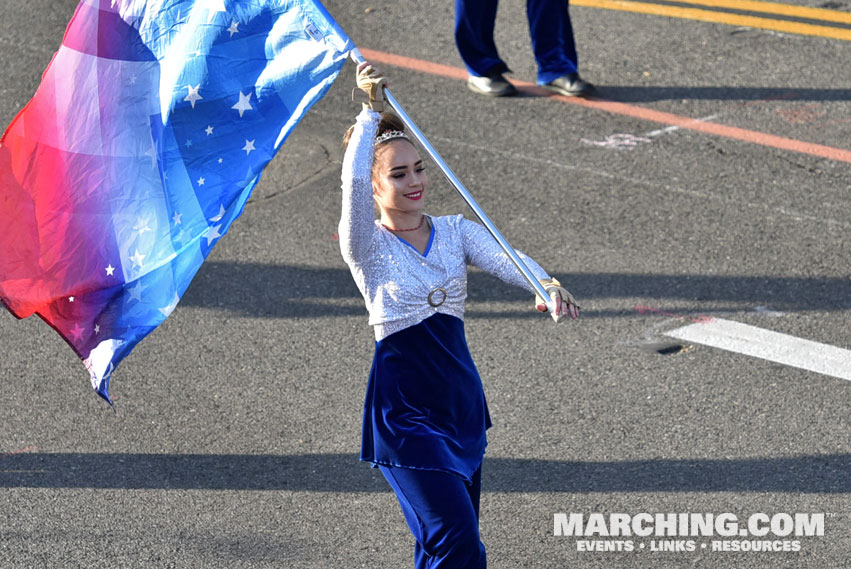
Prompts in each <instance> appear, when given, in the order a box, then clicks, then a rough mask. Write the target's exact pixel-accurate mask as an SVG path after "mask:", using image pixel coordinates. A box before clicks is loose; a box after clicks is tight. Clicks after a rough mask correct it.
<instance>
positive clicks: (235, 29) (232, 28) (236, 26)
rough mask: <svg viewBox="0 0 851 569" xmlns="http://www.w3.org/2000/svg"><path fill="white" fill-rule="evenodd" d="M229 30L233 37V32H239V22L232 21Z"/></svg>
mask: <svg viewBox="0 0 851 569" xmlns="http://www.w3.org/2000/svg"><path fill="white" fill-rule="evenodd" d="M228 31H229V32H230V37H233V34H235V33H237V32H239V22H237V21H236V20H234V21H233V22H231V25H230V27H229V28H228Z"/></svg>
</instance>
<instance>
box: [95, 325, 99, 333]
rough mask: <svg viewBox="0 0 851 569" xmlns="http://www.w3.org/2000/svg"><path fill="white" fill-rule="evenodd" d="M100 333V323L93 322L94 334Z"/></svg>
mask: <svg viewBox="0 0 851 569" xmlns="http://www.w3.org/2000/svg"><path fill="white" fill-rule="evenodd" d="M99 333H100V324H95V334H99Z"/></svg>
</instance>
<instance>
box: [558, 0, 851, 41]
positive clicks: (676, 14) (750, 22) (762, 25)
mask: <svg viewBox="0 0 851 569" xmlns="http://www.w3.org/2000/svg"><path fill="white" fill-rule="evenodd" d="M713 1H715V2H719V3H720V2H724V1H725V0H704V2H703V4H704V5H706V4H707V3H709V2H713ZM570 3H571V5H573V6H585V7H588V8H603V9H606V10H619V11H623V12H636V13H638V14H650V15H653V16H667V17H669V18H682V19H686V20H699V21H702V22H713V23H716V24H729V25H731V26H744V27H748V28H759V29H764V30H774V31H777V32H785V33H789V34H799V35H806V36H818V37H823V38H830V39H838V40H845V41H851V29H842V28H832V27H830V26H819V25H815V24H804V23H799V22H790V21H788V20H772V19H770V18H760V17H757V16H745V15H740V14H730V13H729V12H715V11H712V10H700V9H697V8H681V7H678V6H663V5H661V4H649V3H646V2H631V1H629V0H570ZM743 3H744V2H743ZM731 4H737V5H738V4H739V3H736V2H731Z"/></svg>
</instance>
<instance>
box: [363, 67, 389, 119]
mask: <svg viewBox="0 0 851 569" xmlns="http://www.w3.org/2000/svg"><path fill="white" fill-rule="evenodd" d="M356 79H357V85H358V89H360V90H361V91H363V92H364V93H366V94H367V95H368V96H369V103H364V104H363V106H364V108H368V109H372V110H373V111H376V112H379V113H381V112H384V87H385V86H386V85H387V80H386V79H385V78H384V77H383V76H382V75H381V73H379V72H378V70H377V69H375V68H374V67H373V66H372V65H370V64H369V63H367V62H363V63H361V64H360V65H358V70H357V78H356Z"/></svg>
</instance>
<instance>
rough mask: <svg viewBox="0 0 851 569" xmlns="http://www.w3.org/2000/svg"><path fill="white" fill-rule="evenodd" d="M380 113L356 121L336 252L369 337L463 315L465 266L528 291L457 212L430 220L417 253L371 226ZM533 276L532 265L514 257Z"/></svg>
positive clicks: (492, 243)
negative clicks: (426, 243)
mask: <svg viewBox="0 0 851 569" xmlns="http://www.w3.org/2000/svg"><path fill="white" fill-rule="evenodd" d="M379 118H380V115H379V114H378V113H375V112H373V111H370V110H368V109H366V110H364V111H362V112H361V113H360V114H359V115H358V117H357V122H356V123H355V128H354V131H353V132H352V136H351V139H350V141H349V146H348V148H347V149H346V154H345V156H344V158H343V169H342V184H343V209H342V216H341V219H340V228H339V235H340V250H341V252H342V254H343V259H344V260H345V261H346V264H348V266H349V269H350V270H351V272H352V276H353V277H354V280H355V283H356V284H357V286H358V289H360V291H361V294H362V295H363V298H364V300H365V301H366V307H367V310H368V311H369V323H370V324H371V325H372V326H374V328H375V338H376V340H381V339H383V338H385V337H387V336H389V335H390V334H392V333H394V332H398V331H399V330H403V329H405V328H407V327H409V326H413V325H415V324H418V323H419V322H422V321H423V320H425V319H426V318H428V317H429V316H432V315H433V314H436V313H438V312H440V313H443V314H450V315H452V316H457V317H458V318H461V319H463V318H464V300H465V299H466V298H467V265H468V264H471V265H474V266H477V267H479V268H480V269H482V270H484V271H486V272H488V273H491V274H492V275H494V276H496V277H499V278H500V279H502V280H503V281H505V282H507V283H509V284H513V285H516V286H519V287H522V288H524V289H526V290H528V291H530V292H534V291H533V289H532V287H531V286H530V285H529V283H528V282H527V281H526V279H525V278H524V277H523V275H522V274H521V273H520V271H519V270H518V269H517V268H516V267H515V266H514V264H513V263H512V262H511V259H510V257H509V256H508V255H507V254H506V253H505V252H504V251H503V250H502V249H501V248H500V246H499V244H498V243H497V242H496V240H495V239H494V238H493V237H492V236H491V235H490V233H488V231H487V229H485V228H484V227H482V226H481V225H479V224H478V223H475V222H473V221H469V220H467V219H464V217H463V216H462V215H454V216H446V217H429V221H430V222H431V224H432V227H433V240H432V242H431V245H430V247H429V249H428V250H427V251H426V254H425V255H423V254H421V253H420V252H419V251H417V250H416V249H414V248H413V247H412V246H410V245H409V244H407V243H405V242H404V241H402V239H400V238H399V237H397V236H396V235H394V234H393V233H391V232H390V231H388V230H387V229H385V228H384V227H382V226H381V224H379V223H378V222H377V221H375V219H374V218H375V215H374V209H373V199H372V159H373V150H374V147H373V140H374V139H375V134H376V130H377V128H378V121H379ZM518 254H519V255H520V256H521V258H522V259H523V260H524V262H525V263H526V264H527V266H528V267H529V270H531V271H532V273H533V274H534V275H535V276H536V277H538V278H541V279H543V278H548V275H547V273H546V272H545V271H544V270H543V269H542V268H541V267H540V266H539V265H538V264H537V263H535V261H533V260H532V259H530V258H529V257H526V256H525V255H523V254H522V253H518Z"/></svg>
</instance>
